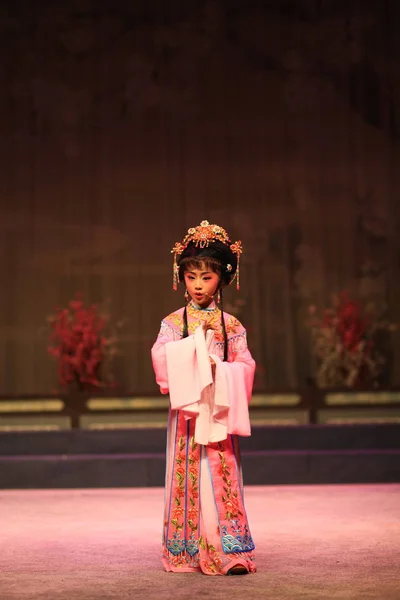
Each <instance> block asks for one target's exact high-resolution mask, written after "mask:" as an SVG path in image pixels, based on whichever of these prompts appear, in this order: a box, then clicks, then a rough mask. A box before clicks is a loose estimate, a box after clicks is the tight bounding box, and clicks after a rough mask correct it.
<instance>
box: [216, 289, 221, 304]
mask: <svg viewBox="0 0 400 600" xmlns="http://www.w3.org/2000/svg"><path fill="white" fill-rule="evenodd" d="M220 302H221V292H220V290H218V292H217V304H219V303H220Z"/></svg>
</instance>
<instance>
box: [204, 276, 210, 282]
mask: <svg viewBox="0 0 400 600" xmlns="http://www.w3.org/2000/svg"><path fill="white" fill-rule="evenodd" d="M203 279H204V281H209V280H210V279H211V277H203Z"/></svg>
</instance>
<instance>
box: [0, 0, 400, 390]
mask: <svg viewBox="0 0 400 600" xmlns="http://www.w3.org/2000/svg"><path fill="white" fill-rule="evenodd" d="M399 17H400V15H399V4H398V3H397V2H395V1H394V0H393V2H390V1H387V2H382V3H376V2H372V1H370V2H369V1H365V2H362V3H361V2H354V1H347V2H337V1H335V2H334V1H329V0H325V1H319V2H317V1H311V0H304V1H297V2H289V1H280V2H278V1H277V2H275V3H265V2H261V1H260V2H257V1H252V2H249V1H248V0H234V1H229V2H228V1H227V0H225V1H224V0H220V1H216V2H197V1H193V2H178V1H175V0H174V1H171V0H168V2H164V3H163V2H155V1H151V2H150V1H148V0H146V1H144V0H143V1H141V2H130V1H128V0H126V1H122V0H113V1H112V2H111V0H110V1H108V2H106V1H105V0H103V1H98V2H90V1H81V0H80V1H76V2H72V1H71V2H63V3H55V2H52V1H50V0H41V1H38V2H32V3H27V2H22V1H19V0H14V1H13V2H3V3H2V5H1V7H0V29H1V30H0V40H1V42H0V45H1V50H2V60H1V61H0V78H1V89H2V93H1V95H0V112H1V119H0V128H1V129H0V133H1V135H0V170H1V171H0V186H1V196H0V202H1V209H0V230H1V236H0V244H1V253H0V277H1V282H2V286H1V287H2V291H1V294H0V393H2V394H11V393H15V394H18V393H38V394H40V393H44V392H50V391H51V390H53V389H54V388H55V386H56V376H55V366H54V364H53V363H52V362H51V361H50V359H49V357H48V355H47V352H46V346H47V342H46V339H45V337H43V332H41V329H42V328H43V326H44V325H45V322H46V316H47V315H48V314H49V313H51V312H53V311H54V308H55V307H56V306H57V305H65V304H66V303H67V302H68V301H69V300H70V299H71V297H72V296H73V295H74V293H75V291H77V290H81V291H82V292H83V294H84V297H85V299H86V300H87V302H89V303H100V302H104V301H106V300H108V301H109V302H110V309H111V313H112V315H113V318H114V319H115V320H118V319H121V318H122V319H125V320H126V323H125V325H124V328H123V330H122V333H121V335H120V346H121V349H122V356H121V357H119V358H118V360H117V361H116V363H115V371H116V376H117V380H118V381H119V384H120V387H121V389H122V390H125V391H129V392H132V393H141V392H146V391H156V386H155V384H154V381H153V374H152V368H151V363H150V358H149V350H150V347H151V344H152V342H153V340H154V338H155V336H156V335H157V331H158V327H159V323H160V320H161V318H162V317H163V316H164V315H165V314H167V313H168V312H170V311H171V310H174V309H175V308H178V307H179V306H181V305H182V302H183V292H182V291H180V292H179V293H174V292H173V291H172V289H171V272H172V268H171V266H172V265H171V254H170V249H171V247H172V245H173V244H174V242H175V241H177V240H180V239H181V238H182V237H183V235H184V233H185V232H186V229H187V228H188V227H190V226H193V225H196V224H198V223H199V222H200V221H201V220H203V219H208V220H210V221H211V222H216V223H219V224H221V225H223V226H224V227H226V228H227V229H228V231H229V232H230V234H231V236H232V237H233V238H234V239H238V238H239V239H242V242H243V245H244V249H245V252H244V255H243V261H242V275H241V279H242V288H241V290H240V292H239V293H236V291H235V290H233V289H230V290H229V293H228V301H229V302H228V305H229V307H230V308H231V309H232V310H234V311H236V312H237V314H238V316H239V318H240V319H241V320H242V321H243V322H244V324H245V325H246V326H247V328H248V331H249V343H250V347H251V349H252V351H253V353H254V355H255V358H256V359H257V362H258V365H259V369H258V373H257V380H256V388H257V389H258V390H263V389H265V388H267V387H276V386H284V387H288V386H297V385H301V384H302V383H303V382H304V381H305V379H306V378H307V377H308V376H309V375H310V374H312V373H313V362H312V357H311V353H310V338H309V332H308V330H307V328H306V326H305V320H306V312H307V307H308V305H309V304H311V303H312V304H317V305H318V304H322V305H326V304H327V303H329V300H330V297H331V295H332V294H333V293H335V292H338V291H340V290H341V289H348V290H349V291H350V292H352V293H354V294H357V295H358V296H359V297H361V298H364V299H368V300H369V299H371V298H372V299H373V300H375V301H377V302H379V303H380V302H382V303H385V304H386V305H387V306H388V311H389V315H390V317H391V319H392V320H394V321H396V320H397V321H399V320H400V311H399V303H398V298H399V236H398V231H399V191H400V185H399V175H398V167H399V133H400V119H399V115H400V113H399V107H400V76H399V69H398V64H399V55H400V42H399V40H400V36H399V34H398V33H399V32H398V30H397V29H398V25H397V23H398V22H399V21H400V19H399ZM392 352H393V363H392V366H391V370H390V372H389V373H388V377H390V381H391V382H392V383H397V384H398V383H400V381H399V372H400V371H399V369H398V368H397V369H396V368H395V367H396V365H397V366H398V365H399V358H400V345H399V340H398V338H396V337H393V343H392Z"/></svg>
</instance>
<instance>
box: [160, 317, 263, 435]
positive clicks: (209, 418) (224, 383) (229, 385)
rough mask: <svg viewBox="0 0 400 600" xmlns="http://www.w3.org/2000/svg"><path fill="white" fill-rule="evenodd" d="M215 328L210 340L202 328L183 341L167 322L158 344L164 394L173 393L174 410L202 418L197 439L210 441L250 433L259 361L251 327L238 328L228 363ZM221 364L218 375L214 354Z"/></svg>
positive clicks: (231, 341)
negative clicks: (249, 342)
mask: <svg viewBox="0 0 400 600" xmlns="http://www.w3.org/2000/svg"><path fill="white" fill-rule="evenodd" d="M216 344H218V342H217V343H216V341H215V336H214V332H213V331H211V330H210V331H208V332H207V336H206V338H205V337H204V333H203V330H202V328H201V327H198V328H197V329H196V331H195V332H194V334H191V335H189V336H188V337H187V338H185V339H182V338H181V336H179V337H178V334H177V332H175V331H174V329H173V328H171V327H170V326H169V325H168V323H165V322H163V323H162V326H161V330H160V333H159V336H158V338H157V341H156V342H155V344H154V346H153V348H152V361H153V367H154V371H155V375H156V381H157V383H158V385H159V386H160V391H161V393H162V394H168V393H169V396H170V405H171V409H172V410H180V411H182V412H183V414H184V415H185V418H186V419H190V418H192V417H194V418H196V433H195V439H196V442H198V443H200V444H205V445H206V444H208V443H210V442H217V441H220V440H223V439H226V437H227V435H228V434H237V435H242V436H249V435H250V432H251V429H250V418H249V409H248V405H249V402H250V398H251V393H252V387H253V379H254V371H255V362H254V360H253V358H252V356H251V354H250V352H249V350H248V348H247V340H246V331H245V329H244V328H243V327H242V326H241V325H240V324H239V323H238V329H237V330H236V332H235V334H234V335H233V336H231V338H230V339H229V342H228V344H229V345H228V359H229V360H228V362H224V361H222V360H221V358H220V356H221V352H220V351H219V350H218V348H217V345H216ZM210 356H211V357H212V359H213V360H214V362H215V364H216V367H215V372H214V376H213V374H212V371H211V366H210V360H209V357H210Z"/></svg>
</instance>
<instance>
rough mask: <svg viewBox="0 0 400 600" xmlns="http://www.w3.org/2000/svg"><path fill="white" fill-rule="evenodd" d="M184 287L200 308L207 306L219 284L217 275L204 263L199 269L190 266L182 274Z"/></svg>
mask: <svg viewBox="0 0 400 600" xmlns="http://www.w3.org/2000/svg"><path fill="white" fill-rule="evenodd" d="M184 279H185V285H186V289H187V291H188V293H189V296H190V297H191V298H192V300H193V301H194V302H195V303H196V304H197V305H198V306H201V307H202V308H207V306H208V305H209V304H211V302H212V301H213V296H214V294H215V293H216V291H217V289H218V286H219V275H218V273H215V271H211V270H210V269H209V268H207V267H206V265H204V264H203V265H201V267H200V269H194V268H191V269H190V270H189V271H185V274H184Z"/></svg>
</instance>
